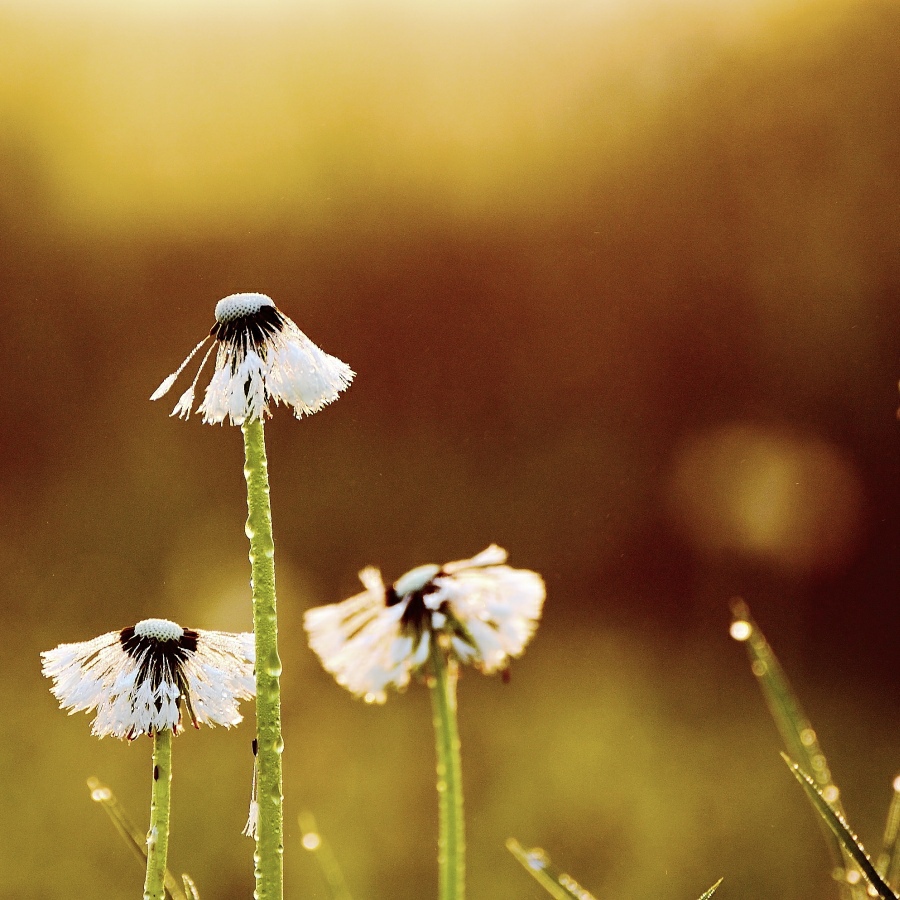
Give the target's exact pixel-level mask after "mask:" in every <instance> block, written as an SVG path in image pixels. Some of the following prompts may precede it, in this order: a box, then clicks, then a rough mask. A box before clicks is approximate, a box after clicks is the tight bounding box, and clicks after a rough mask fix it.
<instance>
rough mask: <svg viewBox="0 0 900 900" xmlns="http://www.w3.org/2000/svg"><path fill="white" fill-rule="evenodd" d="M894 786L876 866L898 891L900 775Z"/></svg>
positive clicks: (899, 864) (899, 872)
mask: <svg viewBox="0 0 900 900" xmlns="http://www.w3.org/2000/svg"><path fill="white" fill-rule="evenodd" d="M893 787H894V794H893V796H892V797H891V805H890V807H889V809H888V815H887V822H886V824H885V826H884V837H883V838H882V841H881V854H880V855H879V857H878V862H877V863H876V864H875V868H876V869H877V870H878V874H879V875H880V876H881V877H882V878H883V879H884V880H885V881H886V882H887V883H888V885H889V886H890V888H891V890H893V891H896V890H897V887H898V876H900V775H898V776H897V777H896V778H895V779H894V785H893Z"/></svg>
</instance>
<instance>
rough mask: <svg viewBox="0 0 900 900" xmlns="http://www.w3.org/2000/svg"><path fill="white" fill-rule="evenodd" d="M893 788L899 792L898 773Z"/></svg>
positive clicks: (899, 780)
mask: <svg viewBox="0 0 900 900" xmlns="http://www.w3.org/2000/svg"><path fill="white" fill-rule="evenodd" d="M894 790H895V791H896V792H897V793H898V794H900V775H898V776H897V777H896V778H895V779H894Z"/></svg>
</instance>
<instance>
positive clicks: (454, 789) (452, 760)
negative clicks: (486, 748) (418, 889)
mask: <svg viewBox="0 0 900 900" xmlns="http://www.w3.org/2000/svg"><path fill="white" fill-rule="evenodd" d="M430 658H431V671H432V674H433V676H434V678H433V681H432V684H431V707H432V713H433V720H434V736H435V742H436V744H437V791H438V815H439V831H438V869H439V892H438V893H439V896H440V900H463V898H464V897H465V895H466V835H465V822H464V821H463V792H462V762H461V760H460V754H459V731H458V730H457V726H456V679H457V674H456V667H455V664H453V663H450V664H449V665H448V662H447V658H446V656H445V655H444V651H443V649H441V647H439V646H438V641H437V640H436V638H435V636H434V635H432V639H431V657H430Z"/></svg>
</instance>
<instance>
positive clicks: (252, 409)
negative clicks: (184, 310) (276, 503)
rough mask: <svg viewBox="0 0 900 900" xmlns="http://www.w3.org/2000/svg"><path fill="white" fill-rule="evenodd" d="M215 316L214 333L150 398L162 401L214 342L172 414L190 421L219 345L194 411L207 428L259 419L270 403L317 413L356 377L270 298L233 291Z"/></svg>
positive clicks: (298, 413)
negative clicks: (206, 374) (208, 371)
mask: <svg viewBox="0 0 900 900" xmlns="http://www.w3.org/2000/svg"><path fill="white" fill-rule="evenodd" d="M215 318H216V322H215V324H214V325H213V327H212V329H211V330H210V333H209V334H208V335H207V336H206V337H205V338H203V340H202V341H200V343H199V344H197V346H196V347H194V349H193V350H192V351H191V352H190V353H189V354H188V357H187V359H185V361H184V362H183V363H182V364H181V365H180V366H179V367H178V369H176V371H174V372H173V373H172V374H171V375H169V376H168V377H167V378H166V379H165V380H164V381H163V383H162V384H161V385H160V386H159V387H158V388H157V389H156V390H155V391H154V392H153V394H152V396H151V397H150V399H151V400H159V398H160V397H163V396H165V394H167V393H168V392H169V390H170V388H171V387H172V385H173V384H174V383H175V381H176V379H177V378H178V376H179V375H180V374H181V373H182V371H184V368H185V367H186V366H187V364H188V363H189V362H190V361H191V360H192V359H193V357H194V355H195V354H196V353H197V351H198V350H200V348H201V347H203V345H204V344H205V343H206V342H207V341H208V340H209V339H210V338H214V339H215V343H214V344H213V345H212V346H210V348H209V349H208V350H207V351H206V354H205V355H204V357H203V359H202V361H201V362H200V366H199V368H198V369H197V374H196V375H195V376H194V380H193V381H192V382H191V384H190V387H188V389H187V390H186V391H185V392H184V393H183V394H182V395H181V397H180V399H179V400H178V403H177V404H176V405H175V409H173V410H172V415H173V416H175V415H177V416H180V417H181V418H184V419H186V418H188V416H190V414H191V411H192V409H193V407H194V393H195V390H196V387H197V382H198V381H199V379H200V375H201V373H202V371H203V368H204V366H205V365H206V361H207V359H209V356H210V354H211V353H212V351H213V349H215V348H216V347H217V348H218V349H217V352H216V363H215V369H214V371H213V376H212V379H211V380H210V382H209V384H208V385H207V388H206V394H205V396H204V399H203V402H202V403H201V404H200V407H199V409H198V410H197V411H198V412H199V413H201V414H202V415H203V421H204V422H206V423H208V424H219V423H222V422H224V421H225V419H229V420H230V422H231V424H232V425H242V424H243V423H244V422H245V421H249V420H253V419H260V418H262V417H263V416H268V415H270V414H271V413H270V411H269V402H270V401H274V402H275V403H284V404H285V405H286V406H289V407H290V408H291V409H292V410H293V411H294V415H296V416H297V418H301V417H302V416H308V415H312V414H313V413H315V412H318V411H319V410H320V409H322V407H323V406H326V405H327V404H329V403H331V402H333V401H334V400H336V399H337V398H338V395H339V394H340V392H341V391H343V390H345V389H346V388H347V387H348V386H349V385H350V382H351V381H352V380H353V374H354V373H353V370H352V369H351V368H350V367H349V366H348V365H347V364H346V363H345V362H342V361H341V360H339V359H337V357H334V356H330V355H329V354H327V353H325V352H324V351H323V350H320V349H319V348H318V347H317V346H316V345H315V344H314V343H313V342H312V341H311V340H310V339H309V338H308V337H307V336H306V335H305V334H304V333H303V332H302V331H301V330H300V329H299V328H298V327H297V325H296V324H295V323H294V322H293V321H292V320H291V319H289V318H288V317H287V316H286V315H284V313H282V312H281V311H280V310H279V309H278V308H277V307H276V306H275V303H274V302H273V301H272V298H271V297H268V296H266V295H265V294H258V293H245V294H231V295H230V296H228V297H225V298H224V299H222V300H220V301H219V302H218V303H217V304H216V312H215Z"/></svg>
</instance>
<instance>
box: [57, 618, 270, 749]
mask: <svg viewBox="0 0 900 900" xmlns="http://www.w3.org/2000/svg"><path fill="white" fill-rule="evenodd" d="M175 629H178V631H180V632H181V634H183V633H184V632H183V630H182V629H181V628H180V626H178V625H176V624H175V623H174V622H169V621H168V620H166V619H147V620H145V621H144V622H140V623H138V625H136V626H135V634H136V635H138V636H140V637H144V638H155V639H156V640H157V641H161V642H167V641H171V640H178V639H179V638H180V635H178V637H170V636H169V635H173V634H174V632H175ZM196 634H197V648H196V650H194V651H191V652H189V653H188V654H187V656H186V658H185V659H184V660H183V661H181V662H177V663H175V664H174V666H173V665H170V659H169V658H164V659H163V658H162V655H160V659H159V660H153V659H148V656H150V655H152V654H153V653H154V649H153V646H152V645H151V644H149V642H148V647H147V648H145V649H144V650H142V652H141V654H139V655H137V656H134V655H132V654H130V653H128V652H126V650H125V649H124V648H123V647H122V643H121V635H120V632H118V631H111V632H109V633H108V634H103V635H101V636H100V637H98V638H94V639H93V640H91V641H84V642H81V643H75V644H61V645H60V646H59V647H56V648H55V649H53V650H47V651H45V652H44V653H42V654H41V659H42V661H43V668H42V672H43V674H44V675H45V676H46V677H48V678H50V679H52V681H53V686H52V687H51V691H52V693H53V695H54V696H55V697H56V699H57V700H59V704H60V706H61V707H62V708H63V709H68V710H69V714H70V715H71V714H73V713H76V712H80V711H87V712H90V711H91V710H96V711H97V715H96V718H95V719H94V721H93V724H92V726H91V731H92V733H93V734H95V735H97V736H98V737H105V736H107V735H110V736H112V737H117V738H126V739H129V740H131V739H133V738H135V737H137V736H138V735H140V734H152V733H153V732H155V731H164V730H171V731H173V732H175V733H177V732H178V731H179V730H180V728H181V717H182V707H183V706H184V707H186V708H187V709H188V711H189V714H190V715H191V718H192V720H193V723H194V725H196V726H199V725H201V724H204V725H224V726H225V727H226V728H229V727H231V726H232V725H236V724H237V723H238V722H240V721H241V714H240V712H239V710H238V704H239V701H240V700H246V699H249V698H250V697H253V696H254V694H255V690H256V688H255V681H254V677H253V662H254V659H255V648H254V641H253V635H252V634H247V633H244V634H232V633H229V632H224V631H200V630H198V631H197V632H196ZM160 635H163V636H162V637H160ZM148 664H149V665H148ZM154 664H155V665H154ZM151 668H153V669H154V670H155V671H156V672H161V673H162V675H161V677H159V678H158V679H156V683H155V684H154V679H151V678H149V677H146V673H147V672H148V670H149V669H151ZM176 670H177V671H176ZM142 673H143V676H142ZM179 675H180V676H181V677H180V679H179V677H178V676H179ZM179 681H180V682H181V683H182V684H186V685H187V694H188V696H187V697H182V696H181V688H180V687H179Z"/></svg>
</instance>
